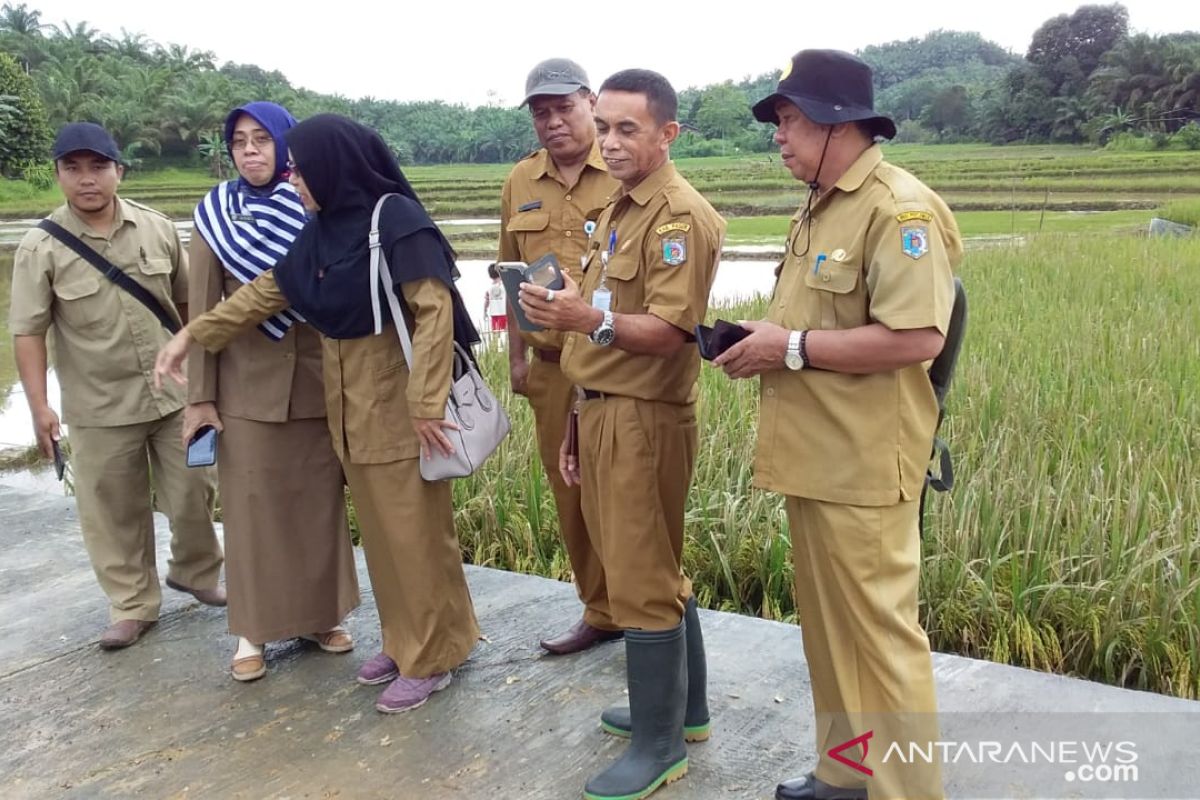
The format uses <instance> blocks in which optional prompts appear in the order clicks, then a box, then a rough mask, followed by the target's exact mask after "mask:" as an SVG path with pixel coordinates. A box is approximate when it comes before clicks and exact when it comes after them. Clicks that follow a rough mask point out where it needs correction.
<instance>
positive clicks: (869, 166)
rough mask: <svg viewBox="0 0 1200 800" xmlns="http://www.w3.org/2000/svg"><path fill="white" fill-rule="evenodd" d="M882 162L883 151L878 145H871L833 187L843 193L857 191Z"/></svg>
mask: <svg viewBox="0 0 1200 800" xmlns="http://www.w3.org/2000/svg"><path fill="white" fill-rule="evenodd" d="M881 161H883V149H882V148H880V146H879V145H877V144H873V145H871V146H870V147H868V148H867V149H866V150H864V151H863V152H862V155H860V156H859V157H858V158H857V159H856V160H855V161H854V163H853V164H851V165H850V169H848V170H846V171H845V172H844V173H843V174H842V177H840V178H838V181H837V183H835V184H834V187H835V188H837V189H840V190H842V191H843V192H853V191H857V190H858V189H859V188H861V187H862V185H863V184H864V183H865V182H866V180H867V176H868V175H870V174H871V173H872V172H874V171H875V168H876V167H878V166H879V163H880V162H881Z"/></svg>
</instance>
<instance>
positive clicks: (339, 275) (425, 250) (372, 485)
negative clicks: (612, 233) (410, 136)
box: [155, 114, 479, 713]
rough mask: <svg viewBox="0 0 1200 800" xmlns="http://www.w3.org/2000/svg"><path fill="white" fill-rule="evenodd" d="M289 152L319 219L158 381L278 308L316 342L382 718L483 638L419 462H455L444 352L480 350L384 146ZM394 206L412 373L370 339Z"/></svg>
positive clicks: (330, 144)
mask: <svg viewBox="0 0 1200 800" xmlns="http://www.w3.org/2000/svg"><path fill="white" fill-rule="evenodd" d="M286 139H287V144H288V150H289V153H290V158H291V160H290V162H289V165H288V166H289V168H290V169H291V178H290V180H291V182H292V185H293V186H295V187H296V189H297V191H298V192H299V193H300V198H301V200H302V201H303V202H304V205H305V207H306V208H307V209H308V210H309V211H310V212H311V213H313V218H312V219H311V220H310V222H309V223H308V225H307V226H305V228H304V230H303V231H302V232H301V234H300V236H299V237H298V238H297V239H296V241H295V243H294V244H293V245H292V248H291V250H290V251H289V252H288V254H287V256H286V257H285V258H284V259H283V260H282V261H280V262H279V263H278V264H276V266H275V268H274V270H272V271H269V272H266V273H264V274H263V275H262V276H260V277H259V278H256V279H255V280H254V281H252V282H251V283H249V284H247V285H246V286H245V287H244V288H243V290H242V291H239V292H237V293H236V294H235V295H234V296H233V297H231V298H229V299H228V300H226V301H225V302H223V303H221V304H219V305H218V306H216V307H215V308H213V309H212V310H211V311H209V312H208V313H206V314H204V315H202V316H200V317H198V318H196V319H194V320H192V322H191V323H190V324H189V325H188V326H187V327H186V328H185V329H184V330H183V331H181V332H180V333H179V334H177V335H176V336H175V338H174V339H172V340H171V341H170V342H169V343H168V344H167V345H166V346H165V347H164V348H163V350H162V351H161V352H160V353H159V356H158V363H157V364H156V365H155V376H156V380H161V378H162V376H163V375H169V376H170V377H172V378H173V379H174V380H176V381H180V382H182V380H183V375H182V372H181V370H180V364H181V363H182V361H183V359H184V357H185V356H186V354H187V350H188V346H189V345H190V343H191V342H193V341H196V342H199V343H200V344H201V345H203V346H204V348H205V349H206V350H209V351H210V352H215V351H218V350H220V349H221V348H223V347H224V346H225V345H226V344H228V343H229V342H230V341H231V340H232V339H233V338H235V337H236V336H238V335H239V334H240V333H242V332H243V331H248V330H250V329H252V328H253V327H254V326H255V325H256V324H258V323H259V322H261V321H262V320H264V319H266V318H267V317H269V316H271V315H272V314H275V313H277V312H279V311H280V310H281V309H283V308H285V307H288V306H290V307H292V308H293V309H295V310H296V311H297V312H299V313H300V314H302V315H303V316H304V318H305V319H306V320H308V322H309V324H311V325H312V326H313V327H315V328H316V329H317V330H319V331H320V332H321V334H322V340H323V362H324V377H325V402H326V405H327V411H328V419H329V430H330V434H331V435H332V437H333V445H334V449H335V450H336V451H337V453H338V456H339V457H340V458H341V461H342V466H343V469H344V470H345V473H346V482H347V484H348V485H349V487H350V494H351V497H352V498H353V500H354V505H355V510H356V512H357V515H358V521H359V527H360V529H361V531H362V540H363V546H364V548H365V550H366V555H367V569H368V572H369V573H370V576H371V586H372V589H373V590H374V593H375V602H376V605H377V606H378V609H379V621H380V625H381V627H382V628H383V652H382V653H380V654H378V655H376V656H375V657H373V658H371V659H370V660H369V661H367V662H366V663H365V664H364V665H363V666H362V668H361V669H360V670H359V675H358V680H359V682H360V683H364V684H368V685H376V684H382V683H389V685H388V687H387V689H385V690H384V692H383V694H382V695H380V698H379V701H378V703H377V704H376V708H378V709H379V710H380V711H383V712H385V713H396V712H400V711H408V710H410V709H413V708H416V707H417V706H419V705H421V704H423V703H424V702H425V701H426V700H427V699H428V698H429V696H430V695H431V694H432V693H433V692H435V691H438V690H440V689H443V688H445V687H446V685H448V684H449V683H450V679H451V672H450V671H451V670H452V669H453V668H454V667H456V666H458V665H459V664H461V663H462V661H463V660H464V659H466V657H467V654H468V653H470V651H471V648H472V647H473V646H474V644H475V641H476V640H477V639H478V636H479V627H478V625H477V623H476V621H475V612H474V608H473V606H472V604H471V596H470V593H469V591H468V589H467V582H466V578H465V576H464V574H463V569H462V555H461V553H460V551H459V547H458V537H457V536H456V534H455V532H454V519H453V511H452V509H451V497H450V484H449V483H448V482H446V481H438V482H432V483H431V482H426V481H424V480H422V478H421V475H420V468H419V462H418V461H417V459H418V458H419V457H422V456H423V455H425V456H427V455H428V454H429V452H430V451H431V450H432V449H433V448H438V449H441V450H448V448H449V446H450V443H449V440H448V439H446V437H445V435H444V434H443V433H442V428H443V426H444V425H447V424H449V423H444V422H443V421H442V419H443V413H444V410H445V406H446V398H447V395H448V393H449V389H450V376H451V370H452V361H453V342H454V341H456V340H457V341H458V342H459V343H460V344H463V345H464V346H466V347H467V348H469V347H470V345H471V344H472V343H474V342H477V341H478V340H479V335H478V333H476V331H475V328H474V326H473V325H472V324H471V321H470V316H469V314H468V313H467V311H466V309H465V308H464V306H463V303H462V298H461V297H459V295H458V291H457V290H456V289H455V288H454V278H455V277H457V271H456V269H455V267H454V251H453V250H452V249H451V248H450V245H449V244H448V243H447V242H446V239H445V237H443V236H442V234H441V232H440V231H439V230H438V228H437V226H436V225H435V224H434V223H433V221H432V220H431V219H430V218H429V215H428V214H427V213H426V212H425V209H424V208H423V207H422V206H421V203H420V201H419V200H418V198H417V196H416V194H415V193H414V192H413V190H412V187H411V186H410V185H409V183H408V181H407V180H406V179H405V177H404V175H403V173H402V172H401V171H400V167H399V166H398V165H397V163H396V160H395V158H394V157H393V156H392V154H391V151H390V150H388V148H387V145H386V144H384V142H383V140H382V139H380V138H379V136H378V134H376V133H375V132H374V131H372V130H370V129H369V128H366V127H364V126H362V125H359V124H358V123H356V122H353V121H352V120H349V119H346V118H345V117H340V116H336V115H332V114H322V115H318V116H316V117H312V118H311V119H308V120H305V121H304V122H301V123H300V124H298V125H297V126H296V127H294V128H292V129H291V130H289V131H288V132H287V134H286ZM389 193H397V194H398V195H399V196H398V197H392V198H389V199H388V200H387V201H386V202H385V203H384V206H383V211H382V214H381V217H380V224H379V230H380V239H381V241H382V245H383V247H384V253H385V254H386V255H387V258H388V263H389V265H390V267H391V270H392V274H393V276H394V279H395V282H396V289H397V290H398V292H397V293H398V294H399V295H400V296H401V297H402V299H403V301H404V303H403V305H404V306H405V309H406V313H405V316H406V317H407V318H408V319H407V324H408V325H409V328H410V330H411V331H412V344H413V361H414V362H415V363H414V364H412V365H409V364H405V362H404V355H403V352H402V351H401V348H400V340H399V337H398V336H397V334H396V331H395V330H393V329H392V327H391V325H390V324H385V325H384V326H383V331H382V332H381V333H379V334H376V333H375V325H374V317H373V315H372V309H371V285H370V270H369V265H370V250H369V246H368V234H369V232H370V227H371V213H372V211H373V209H374V208H375V204H376V202H377V201H378V200H379V198H380V197H382V196H383V195H385V194H389ZM382 312H383V314H384V319H385V321H386V320H388V315H389V312H388V309H387V308H386V307H385V308H383V309H382Z"/></svg>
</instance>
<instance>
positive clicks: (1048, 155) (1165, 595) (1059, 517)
mask: <svg viewBox="0 0 1200 800" xmlns="http://www.w3.org/2000/svg"><path fill="white" fill-rule="evenodd" d="M888 157H889V158H890V159H892V160H894V161H895V162H897V163H900V164H901V165H903V166H906V167H908V168H910V169H912V170H913V171H914V172H915V173H916V174H918V175H919V176H921V177H922V178H924V179H925V180H927V182H929V183H930V184H931V185H932V186H934V187H935V188H939V189H941V190H943V191H945V192H946V195H947V197H948V198H949V199H950V201H951V204H952V207H956V208H957V209H958V212H957V217H958V220H959V224H960V227H961V228H962V230H963V232H964V234H965V235H967V236H979V237H987V236H999V237H1005V236H1014V235H1015V236H1016V237H1019V239H1018V241H1020V242H1022V243H1019V244H1011V245H1010V244H1005V245H1001V246H993V247H987V248H981V249H972V250H969V252H968V254H967V259H966V261H965V263H964V265H963V267H962V270H961V274H962V277H963V279H964V281H965V283H966V286H967V289H968V292H969V294H970V302H971V319H970V330H969V332H968V336H967V342H966V347H965V349H964V352H963V356H962V362H961V363H960V365H959V371H958V377H957V382H956V385H955V386H954V388H953V390H952V392H951V395H950V399H949V415H948V417H947V419H946V422H945V424H944V426H943V431H942V434H943V437H944V438H946V439H947V440H948V441H949V442H950V444H951V447H952V449H953V451H954V455H955V464H956V472H957V477H958V484H957V486H956V487H955V489H954V491H953V492H952V493H951V494H949V495H935V496H933V497H932V499H931V503H930V506H929V509H928V515H927V520H926V538H925V541H924V550H925V564H924V573H923V580H922V585H921V600H922V606H921V614H922V619H923V622H924V624H925V626H926V628H927V630H928V631H929V634H930V638H931V640H932V642H933V644H934V647H935V648H936V649H938V650H942V651H946V652H955V653H961V654H965V655H969V656H975V657H980V658H986V659H990V660H994V661H998V662H1002V663H1009V664H1015V665H1020V666H1025V667H1030V668H1033V669H1039V670H1046V671H1052V672H1057V673H1062V674H1068V675H1076V676H1080V677H1085V678H1090V679H1094V680H1100V681H1104V682H1108V683H1112V684H1116V685H1121V686H1127V687H1133V688H1141V689H1148V690H1153V691H1157V692H1163V693H1167V694H1173V695H1178V696H1181V697H1191V698H1195V697H1200V463H1198V462H1200V455H1198V454H1200V399H1198V398H1200V311H1198V310H1197V309H1198V305H1197V301H1196V298H1197V297H1200V237H1196V236H1193V237H1190V238H1186V239H1178V240H1165V239H1150V238H1146V237H1145V236H1143V235H1141V232H1143V231H1144V230H1145V227H1146V222H1147V219H1148V217H1149V216H1150V215H1151V214H1153V213H1158V214H1160V215H1163V216H1168V217H1169V218H1172V219H1176V220H1177V221H1180V222H1184V223H1188V224H1193V225H1195V224H1198V223H1200V182H1198V180H1197V179H1196V177H1195V176H1197V175H1200V154H1197V153H1182V152H1181V153H1166V152H1163V153H1120V154H1113V153H1104V152H1095V151H1088V150H1085V149H1083V148H1073V147H1011V148H1008V147H1006V148H990V147H982V146H938V147H929V146H924V147H921V146H897V147H889V149H888ZM679 166H680V168H681V170H682V171H683V172H684V174H685V175H688V176H689V178H690V179H691V180H693V182H694V183H695V184H696V185H697V187H698V188H700V189H701V190H702V191H704V192H705V193H706V194H707V195H708V196H709V197H710V198H712V199H713V200H714V202H715V203H716V204H717V205H718V206H719V207H722V208H724V209H725V210H726V212H727V213H729V216H730V224H729V242H730V243H731V244H778V243H780V242H781V241H782V238H783V236H784V234H785V232H786V228H787V220H788V218H789V217H790V216H791V214H792V212H793V211H794V209H795V207H796V205H797V204H798V203H799V198H800V193H799V191H798V189H797V184H796V183H795V182H794V181H792V180H791V178H790V177H789V176H787V175H786V174H784V173H783V171H782V167H780V166H779V164H778V162H777V159H776V160H774V161H772V160H769V159H767V158H766V157H764V156H758V157H755V158H750V157H744V158H711V159H691V160H685V161H681V162H680V164H679ZM507 171H508V166H507V165H482V166H442V167H412V168H409V169H408V174H409V176H410V178H411V179H412V180H413V182H414V184H415V185H416V187H417V190H418V192H420V193H421V194H422V196H423V197H424V198H425V199H426V201H427V203H428V205H429V206H430V207H431V209H432V210H433V211H434V214H435V216H437V217H438V218H443V219H444V218H453V217H459V218H461V217H470V218H477V219H489V218H494V217H495V216H496V215H498V211H499V209H498V197H499V192H500V186H501V183H502V181H503V179H504V176H505V175H506V174H507ZM210 185H211V180H210V179H209V178H207V177H206V176H203V175H201V174H199V173H197V172H188V171H184V170H170V171H164V172H160V173H147V174H141V175H137V174H135V175H132V176H130V178H129V179H128V180H127V182H126V184H125V190H124V191H125V194H126V196H128V197H132V198H134V199H142V200H145V201H147V202H150V203H151V204H152V205H154V206H156V207H158V208H160V209H162V210H164V211H166V212H167V213H170V214H172V215H175V216H182V217H186V216H189V215H190V213H191V209H192V207H193V206H194V204H195V202H196V200H197V199H198V198H199V197H200V196H201V195H202V194H203V192H204V191H205V190H206V189H207V188H208V187H209V186H210ZM58 197H59V196H58V194H57V192H56V190H51V191H49V192H41V193H38V192H34V191H32V190H30V189H29V187H27V186H25V185H24V184H20V183H16V182H5V181H0V217H10V218H11V217H32V216H37V215H39V214H42V213H45V212H46V211H48V210H49V209H50V208H52V207H53V206H54V205H56V204H57V203H58V202H59V199H58ZM731 210H732V211H731ZM447 231H448V233H449V235H450V236H451V237H452V239H454V241H455V245H456V247H458V248H459V251H460V253H462V254H463V255H475V256H477V257H486V256H488V255H490V254H491V253H490V249H491V248H492V247H493V245H494V241H495V228H494V226H490V225H487V224H479V225H472V226H461V227H459V226H455V227H453V228H447ZM10 258H11V256H10V255H9V254H8V253H4V254H0V305H2V307H5V308H6V307H7V286H6V284H7V277H8V275H7V273H8V264H9V263H10ZM761 313H762V301H761V300H759V301H756V302H751V303H748V304H741V305H738V306H736V307H731V308H722V309H714V310H713V311H712V312H711V315H712V316H716V315H717V314H720V315H722V316H725V317H735V318H737V317H742V318H753V317H755V316H758V315H760V314H761ZM5 339H6V341H4V342H2V343H0V357H4V358H2V359H0V360H2V361H3V362H4V363H0V388H5V387H6V386H8V385H10V384H11V382H12V381H13V380H14V379H15V375H14V373H13V370H12V366H11V355H10V354H9V353H8V347H7V345H8V344H9V343H8V341H7V337H5ZM481 361H482V364H483V366H484V368H485V370H486V371H487V373H488V375H489V378H490V383H491V385H492V387H493V388H494V389H496V390H497V392H498V394H500V395H501V396H502V399H503V400H504V401H505V402H506V404H507V406H508V408H509V410H510V414H511V417H512V420H513V425H514V431H513V434H512V435H511V436H510V437H509V438H508V440H507V441H506V443H505V444H504V445H503V446H502V448H501V450H500V452H499V453H498V454H497V455H496V456H495V457H493V459H492V460H490V461H489V462H488V464H487V465H486V466H485V467H484V469H483V470H482V472H481V473H480V474H478V475H477V476H475V477H473V478H471V479H469V480H464V481H459V482H457V484H456V486H455V503H456V513H457V521H458V529H459V534H460V537H461V540H462V544H463V548H464V553H465V555H466V558H467V559H468V560H470V561H472V562H474V563H477V564H485V565H490V566H495V567H500V568H504V569H510V570H517V571H522V572H530V573H536V574H540V575H546V576H551V577H556V578H560V579H566V578H569V574H570V565H569V563H568V561H567V558H566V554H565V552H564V551H563V549H562V547H561V544H560V543H559V540H558V535H557V530H556V520H555V516H554V511H553V500H552V496H551V493H550V491H549V486H548V485H547V483H546V479H545V476H544V475H543V473H542V470H541V468H540V465H539V464H538V461H537V455H536V451H535V446H534V437H533V428H532V418H531V416H530V414H529V411H528V407H527V405H526V404H525V403H524V402H523V401H522V400H520V399H519V398H516V399H514V398H512V397H511V396H510V395H509V394H508V392H507V386H508V381H507V376H506V374H505V370H506V363H507V362H506V358H505V356H504V355H503V354H502V353H501V352H500V351H499V350H498V349H490V350H489V349H484V350H483V351H482V354H481ZM700 404H701V421H702V426H703V433H702V444H701V455H700V459H699V462H698V466H697V471H696V475H695V479H694V481H693V487H692V493H691V498H690V504H689V507H688V512H687V535H688V547H687V553H686V560H687V569H688V571H689V573H690V574H691V575H692V576H693V579H694V581H695V585H696V591H697V594H698V596H699V599H700V601H701V602H702V603H703V604H704V605H705V606H706V607H711V608H722V609H726V610H731V611H737V612H740V613H745V614H753V615H757V616H762V617H765V618H770V619H780V620H792V619H794V614H795V605H794V601H793V595H792V588H791V582H792V567H791V561H790V553H789V550H790V545H789V542H788V537H787V525H786V520H785V518H784V514H783V508H782V503H781V501H780V499H779V498H778V497H775V496H772V495H769V494H766V493H762V492H759V491H757V490H753V489H751V488H750V481H751V472H750V467H749V465H750V464H751V461H752V453H753V447H754V426H755V421H756V416H757V406H758V400H757V388H756V384H755V383H752V382H744V381H743V382H738V383H730V382H729V381H728V380H726V379H725V378H724V376H723V375H722V374H720V373H719V372H716V371H714V370H712V369H705V370H704V371H703V372H702V375H701V400H700Z"/></svg>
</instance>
